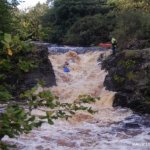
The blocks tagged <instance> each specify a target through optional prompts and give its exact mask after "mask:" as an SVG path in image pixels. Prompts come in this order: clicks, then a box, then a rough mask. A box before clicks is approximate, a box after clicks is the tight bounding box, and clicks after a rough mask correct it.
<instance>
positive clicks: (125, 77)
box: [102, 48, 150, 113]
mask: <svg viewBox="0 0 150 150" xmlns="http://www.w3.org/2000/svg"><path fill="white" fill-rule="evenodd" d="M102 67H103V69H106V70H107V71H108V75H107V76H106V78H105V82H104V85H105V86H106V88H107V89H108V90H111V91H116V92H117V94H116V95H115V100H114V102H113V106H122V107H129V108H131V109H133V110H134V111H137V112H142V113H150V48H149V49H143V50H124V51H121V52H119V53H117V54H116V55H115V56H110V57H109V58H107V59H106V60H105V61H104V62H103V64H102Z"/></svg>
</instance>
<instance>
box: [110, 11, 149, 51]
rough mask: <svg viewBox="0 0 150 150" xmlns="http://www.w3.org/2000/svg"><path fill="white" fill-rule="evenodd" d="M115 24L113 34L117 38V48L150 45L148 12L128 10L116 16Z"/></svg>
mask: <svg viewBox="0 0 150 150" xmlns="http://www.w3.org/2000/svg"><path fill="white" fill-rule="evenodd" d="M116 24H117V25H116V28H115V30H114V32H113V34H114V35H115V37H116V38H117V39H119V41H118V46H119V48H121V49H123V48H130V49H132V48H144V47H148V46H150V41H149V37H150V14H148V13H147V14H146V13H144V12H141V11H133V10H132V11H131V10H128V11H125V12H123V13H121V14H120V15H119V16H118V18H117V23H116Z"/></svg>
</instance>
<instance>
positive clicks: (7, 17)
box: [0, 0, 11, 32]
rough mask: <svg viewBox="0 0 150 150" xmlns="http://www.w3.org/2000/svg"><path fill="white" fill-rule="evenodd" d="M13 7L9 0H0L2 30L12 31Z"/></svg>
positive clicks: (0, 27)
mask: <svg viewBox="0 0 150 150" xmlns="http://www.w3.org/2000/svg"><path fill="white" fill-rule="evenodd" d="M10 10H11V7H10V6H9V3H8V2H7V0H0V31H3V32H7V31H10V28H11V26H10V23H11V13H10Z"/></svg>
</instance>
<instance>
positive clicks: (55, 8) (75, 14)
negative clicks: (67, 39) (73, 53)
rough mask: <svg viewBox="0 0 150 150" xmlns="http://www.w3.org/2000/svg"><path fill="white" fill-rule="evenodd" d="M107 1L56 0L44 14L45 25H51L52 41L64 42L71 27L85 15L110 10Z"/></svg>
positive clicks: (103, 12)
mask: <svg viewBox="0 0 150 150" xmlns="http://www.w3.org/2000/svg"><path fill="white" fill-rule="evenodd" d="M109 10H110V8H109V7H108V5H106V1H105V0H103V1H101V0H100V1H99V0H54V2H53V5H52V7H50V9H49V10H48V11H47V13H46V14H45V15H44V16H43V26H44V27H47V26H50V27H51V28H52V31H51V33H50V36H51V37H50V39H51V42H56V43H62V42H63V39H64V36H65V34H66V33H67V31H68V30H69V29H70V27H71V26H72V25H73V24H74V23H75V22H76V21H77V20H79V19H81V18H83V17H85V16H93V15H95V14H98V13H101V14H105V13H107V12H109Z"/></svg>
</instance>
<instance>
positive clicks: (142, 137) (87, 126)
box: [3, 51, 150, 150]
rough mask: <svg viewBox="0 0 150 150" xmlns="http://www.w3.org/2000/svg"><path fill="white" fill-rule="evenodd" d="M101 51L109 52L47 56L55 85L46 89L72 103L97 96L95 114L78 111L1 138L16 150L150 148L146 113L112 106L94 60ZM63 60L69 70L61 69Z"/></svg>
mask: <svg viewBox="0 0 150 150" xmlns="http://www.w3.org/2000/svg"><path fill="white" fill-rule="evenodd" d="M101 53H104V56H105V57H106V56H107V55H109V54H110V51H107V52H106V51H94V52H87V53H85V54H79V55H77V54H76V53H74V52H72V53H69V52H68V53H64V54H54V55H49V59H50V60H51V62H52V65H53V69H54V72H55V75H56V79H57V86H53V87H51V88H48V89H49V90H51V91H52V92H53V93H54V94H55V95H57V96H58V97H59V100H60V101H61V102H69V103H70V102H73V101H74V100H76V98H77V97H78V96H79V95H83V94H90V95H91V96H93V97H100V98H101V99H100V100H99V101H97V102H96V103H94V104H92V105H91V106H92V107H93V108H94V109H96V110H97V111H98V112H97V113H96V114H95V115H90V114H88V113H85V112H79V113H77V114H76V115H75V116H74V117H73V118H72V119H69V121H65V120H57V121H56V122H55V124H54V125H52V126H50V125H49V124H47V123H45V124H43V125H42V126H41V127H40V128H38V129H33V130H32V132H31V133H29V134H27V135H26V134H24V135H21V136H19V137H18V138H16V139H9V138H8V137H5V138H4V139H3V140H4V141H7V142H8V141H9V143H10V142H11V143H14V144H16V145H17V146H18V147H17V148H16V149H17V150H91V149H93V150H150V121H147V120H149V119H150V118H149V116H140V115H137V114H134V113H133V112H132V111H131V110H129V109H126V108H113V107H112V102H113V98H114V94H115V93H114V92H111V91H107V90H106V89H105V87H104V86H103V82H104V79H105V76H106V74H107V73H106V72H105V71H104V70H102V69H101V64H100V63H98V62H97V59H98V57H99V55H100V54H101ZM65 61H68V62H69V69H70V70H71V71H70V72H69V73H65V72H63V65H64V63H65ZM39 91H40V89H39ZM34 113H40V112H38V111H36V112H34Z"/></svg>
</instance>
